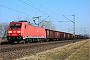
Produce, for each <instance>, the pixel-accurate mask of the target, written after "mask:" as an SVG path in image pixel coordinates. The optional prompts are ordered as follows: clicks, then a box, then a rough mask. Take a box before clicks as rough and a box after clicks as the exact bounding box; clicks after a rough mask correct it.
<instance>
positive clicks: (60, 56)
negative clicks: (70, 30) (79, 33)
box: [16, 40, 89, 60]
mask: <svg viewBox="0 0 90 60" xmlns="http://www.w3.org/2000/svg"><path fill="white" fill-rule="evenodd" d="M88 41H89V40H84V41H80V42H76V43H71V44H68V45H65V46H62V47H58V48H54V49H51V50H47V51H45V52H41V53H37V54H35V55H32V56H26V57H24V58H21V59H16V60H64V59H65V60H83V59H84V60H87V59H89V48H88V44H89V42H88ZM86 42H88V43H86ZM77 53H78V54H77ZM74 56H75V57H74ZM81 56H82V57H83V58H82V57H81Z"/></svg>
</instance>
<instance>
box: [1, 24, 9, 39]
mask: <svg viewBox="0 0 90 60" xmlns="http://www.w3.org/2000/svg"><path fill="white" fill-rule="evenodd" d="M7 28H8V23H0V36H2V39H4V38H5V37H6V36H7Z"/></svg>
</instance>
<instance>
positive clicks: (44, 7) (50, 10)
mask: <svg viewBox="0 0 90 60" xmlns="http://www.w3.org/2000/svg"><path fill="white" fill-rule="evenodd" d="M32 1H33V0H32ZM33 2H34V3H36V4H37V5H39V6H40V7H43V8H44V9H47V10H49V11H50V12H52V13H55V14H58V15H59V16H60V15H61V14H59V13H56V12H54V11H52V10H50V9H48V8H47V7H45V6H42V5H41V4H39V3H37V2H35V1H33Z"/></svg>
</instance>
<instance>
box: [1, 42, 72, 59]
mask: <svg viewBox="0 0 90 60" xmlns="http://www.w3.org/2000/svg"><path fill="white" fill-rule="evenodd" d="M72 42H73V41H72ZM72 42H65V43H60V42H55V43H46V44H43V43H41V44H39V45H38V43H36V45H35V44H34V45H33V44H32V45H30V44H28V46H27V45H24V47H20V48H18V49H14V48H13V49H12V48H10V49H11V50H7V49H6V51H4V50H1V51H0V60H13V59H16V58H22V57H24V56H28V55H32V54H33V55H34V54H36V53H39V52H43V51H45V50H49V49H53V48H56V47H60V46H63V45H66V44H69V43H72ZM20 46H21V45H20Z"/></svg>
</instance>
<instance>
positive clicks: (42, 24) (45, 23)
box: [39, 20, 55, 29]
mask: <svg viewBox="0 0 90 60" xmlns="http://www.w3.org/2000/svg"><path fill="white" fill-rule="evenodd" d="M39 26H40V27H45V28H46V29H55V26H54V25H53V23H52V21H46V20H42V21H41V22H39Z"/></svg>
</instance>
